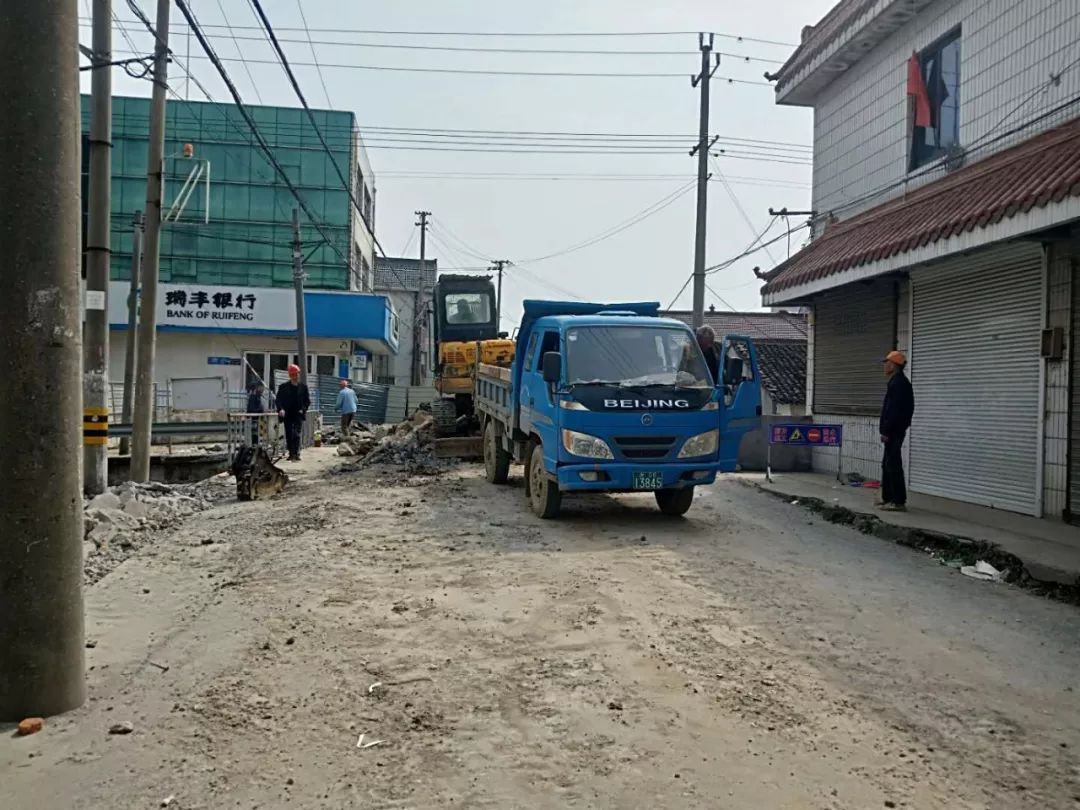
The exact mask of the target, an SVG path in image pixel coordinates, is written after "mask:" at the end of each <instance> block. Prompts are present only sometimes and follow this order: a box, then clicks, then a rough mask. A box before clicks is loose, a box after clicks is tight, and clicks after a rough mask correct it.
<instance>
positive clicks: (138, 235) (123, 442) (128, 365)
mask: <svg viewBox="0 0 1080 810" xmlns="http://www.w3.org/2000/svg"><path fill="white" fill-rule="evenodd" d="M131 227H132V233H131V281H130V283H129V285H128V299H127V312H128V319H127V332H125V333H124V404H123V406H122V407H123V410H122V411H121V413H120V421H121V422H123V423H124V424H125V425H130V424H131V402H132V400H133V399H134V397H135V392H134V391H133V390H132V388H133V386H134V385H135V329H136V326H137V324H138V313H139V269H140V268H141V267H142V229H143V215H142V211H136V212H135V216H134V217H132V219H131ZM130 452H131V439H130V438H129V437H127V436H124V437H123V438H122V439H120V455H122V456H126V455H127V454H128V453H130Z"/></svg>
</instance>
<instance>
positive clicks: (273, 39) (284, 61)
mask: <svg viewBox="0 0 1080 810" xmlns="http://www.w3.org/2000/svg"><path fill="white" fill-rule="evenodd" d="M180 1H181V0H178V2H180ZM248 2H249V3H251V6H252V8H253V9H254V10H255V13H256V15H257V16H258V18H259V20H260V21H261V22H262V25H263V28H264V29H265V30H266V36H267V37H268V38H269V39H270V43H271V45H272V46H273V48H274V51H275V53H276V54H277V57H278V60H279V61H280V63H281V67H282V69H283V70H284V71H285V75H286V76H287V77H288V79H289V83H290V84H292V87H293V91H294V92H295V93H296V97H297V98H298V99H299V100H300V103H301V104H302V105H303V106H304V110H305V111H306V112H307V115H308V120H309V121H311V127H312V129H314V130H315V134H316V135H317V136H318V138H319V143H321V144H322V147H323V149H324V150H325V152H326V155H327V157H329V158H330V162H331V164H332V165H333V167H334V171H336V172H337V176H338V179H339V180H340V181H341V186H342V188H343V189H344V190H345V193H346V194H348V195H349V199H350V200H351V201H352V204H353V206H354V207H355V208H356V211H357V213H358V214H360V215H361V216H362V214H363V210H364V208H363V206H362V205H361V203H360V201H359V200H357V199H356V195H355V194H354V193H353V188H352V183H351V182H350V181H349V180H348V179H347V178H346V177H345V173H344V172H342V170H341V164H340V163H338V160H337V157H335V155H334V153H333V151H332V150H331V149H330V146H329V144H327V142H326V138H325V137H323V134H322V130H321V129H320V128H319V122H318V121H317V120H316V119H315V113H314V112H312V110H311V106H310V105H309V104H308V101H307V98H306V97H305V96H304V91H303V90H301V89H300V83H299V82H298V81H297V80H296V74H295V73H293V70H292V67H291V66H290V65H289V60H288V57H286V56H285V50H284V49H283V48H282V47H281V45H280V43H279V42H278V40H277V35H276V34H275V33H274V28H273V26H272V25H271V24H270V19H269V17H267V16H266V12H265V11H264V10H263V7H262V3H261V2H260V0H248ZM237 103H238V104H239V99H237ZM309 216H310V215H309ZM371 239H372V242H373V243H374V245H375V247H376V248H377V249H378V251H379V253H381V254H382V256H383V258H386V251H385V250H383V249H382V245H380V244H379V240H378V239H377V238H376V237H375V234H374V233H372V234H371ZM389 269H390V271H391V272H392V273H393V274H394V275H395V276H397V278H398V280H399V281H400V282H401V283H402V285H403V286H405V281H404V279H403V278H402V277H401V276H400V274H399V273H398V272H397V269H396V268H394V267H390V268H389Z"/></svg>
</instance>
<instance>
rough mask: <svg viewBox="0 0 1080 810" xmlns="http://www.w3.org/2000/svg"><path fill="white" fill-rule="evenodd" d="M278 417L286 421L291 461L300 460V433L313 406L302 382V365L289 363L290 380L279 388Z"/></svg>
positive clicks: (286, 441)
mask: <svg viewBox="0 0 1080 810" xmlns="http://www.w3.org/2000/svg"><path fill="white" fill-rule="evenodd" d="M277 407H278V417H279V418H280V419H281V421H282V422H284V423H285V446H286V447H288V448H289V461H299V460H300V433H301V431H302V430H303V425H304V418H305V416H306V415H307V410H308V408H309V407H311V396H310V395H309V394H308V388H307V386H306V385H304V384H303V383H302V382H300V366H298V365H296V364H295V363H290V364H289V381H288V382H283V383H282V384H281V385H280V386H278V390H277Z"/></svg>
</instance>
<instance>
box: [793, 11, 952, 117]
mask: <svg viewBox="0 0 1080 810" xmlns="http://www.w3.org/2000/svg"><path fill="white" fill-rule="evenodd" d="M933 2H935V0H878V2H877V3H874V4H873V5H872V6H871V7H870V8H869V9H867V10H866V12H865V13H863V14H862V15H861V16H860V17H859V18H858V20H857V21H854V22H851V23H850V24H848V25H847V26H846V27H845V28H844V29H843V30H842V31H841V32H840V33H838V34H835V35H831V36H833V38H832V40H831V41H827V42H826V44H824V45H822V46H821V47H820V48H818V46H817V44H816V43H815V41H814V36H813V35H812V36H811V37H810V39H808V40H807V41H806V42H804V43H803V44H802V45H801V46H800V47H799V49H798V50H797V51H796V52H795V54H794V55H793V56H792V58H791V59H789V60H788V62H787V64H785V65H784V67H783V68H781V69H780V71H779V73H778V74H777V75H776V77H775V78H776V79H777V85H776V103H777V104H781V105H785V106H791V107H809V106H813V104H814V101H815V99H816V98H817V96H818V94H819V93H821V91H822V90H824V89H825V88H826V87H827V86H828V85H829V84H831V83H832V82H833V81H834V80H835V79H836V78H837V77H839V76H840V75H842V74H844V73H846V72H847V71H848V70H849V69H851V68H852V67H854V66H855V65H856V64H857V63H858V62H859V61H861V60H862V58H863V57H864V56H865V55H866V54H867V53H869V52H870V51H871V50H873V49H874V48H875V47H877V46H878V45H879V44H881V43H882V42H884V41H885V40H886V39H888V38H889V37H891V36H892V35H893V34H894V33H895V32H896V31H898V30H900V29H901V28H903V27H904V26H905V25H907V24H908V22H910V21H911V20H912V19H913V18H914V17H916V16H917V15H918V14H919V13H920V12H921V11H922V10H923V9H925V8H926V7H927V6H929V5H930V4H931V3H933ZM819 27H820V25H819ZM827 36H830V34H828V33H827V34H826V35H825V37H827ZM825 37H823V38H825ZM800 52H805V53H807V54H808V55H807V57H806V58H805V59H800V58H799V54H800Z"/></svg>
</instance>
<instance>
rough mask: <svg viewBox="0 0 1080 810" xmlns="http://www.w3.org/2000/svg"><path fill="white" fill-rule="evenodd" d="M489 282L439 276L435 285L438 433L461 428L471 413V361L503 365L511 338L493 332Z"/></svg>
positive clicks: (493, 307)
mask: <svg viewBox="0 0 1080 810" xmlns="http://www.w3.org/2000/svg"><path fill="white" fill-rule="evenodd" d="M497 310H498V306H497V300H496V297H495V285H494V284H492V282H491V279H490V278H488V277H486V276H465V275H444V276H440V277H439V280H438V282H437V283H436V284H435V342H436V347H437V352H438V361H437V364H436V366H435V390H436V391H438V393H439V399H437V400H436V401H435V402H434V403H433V404H432V416H433V417H434V419H435V430H436V432H437V433H439V434H440V435H449V434H451V433H457V432H461V428H462V427H463V425H466V424H467V423H468V422H469V421H470V420H471V418H472V415H473V379H474V377H475V374H476V363H477V361H478V360H479V362H481V363H485V364H488V365H494V366H509V365H510V363H511V361H512V360H513V359H514V342H513V341H512V340H508V339H507V338H506V336H505V335H502V334H500V333H499V322H498V314H497Z"/></svg>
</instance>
